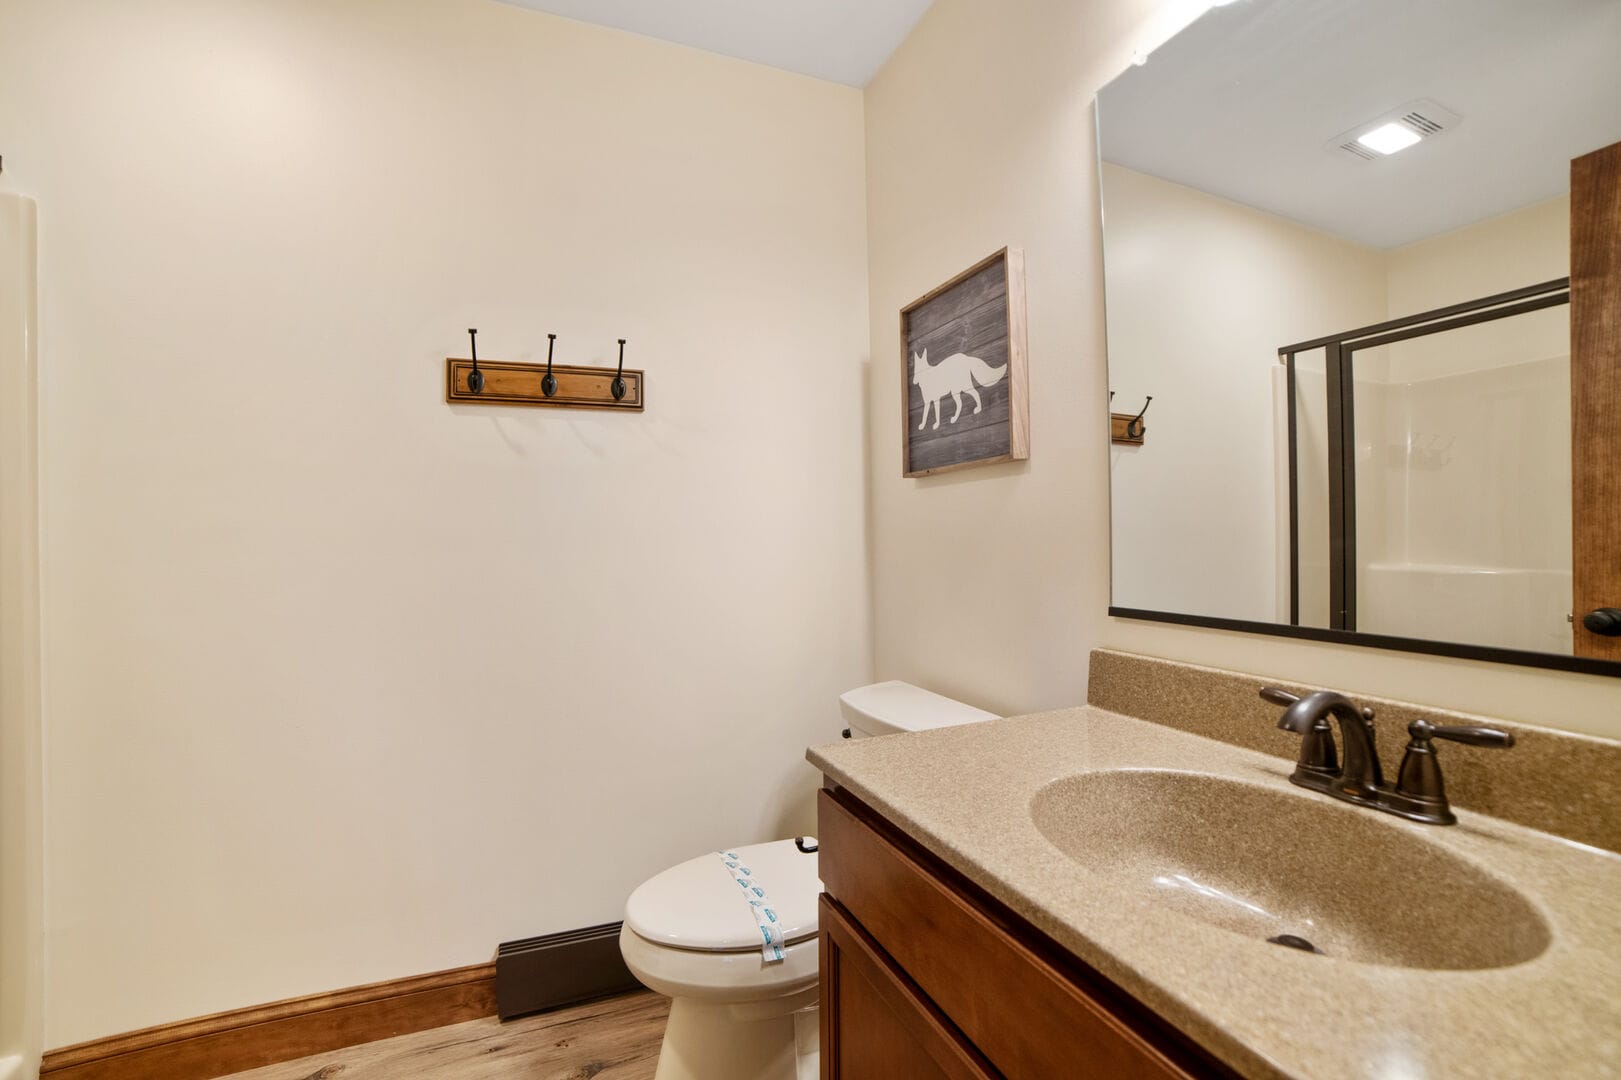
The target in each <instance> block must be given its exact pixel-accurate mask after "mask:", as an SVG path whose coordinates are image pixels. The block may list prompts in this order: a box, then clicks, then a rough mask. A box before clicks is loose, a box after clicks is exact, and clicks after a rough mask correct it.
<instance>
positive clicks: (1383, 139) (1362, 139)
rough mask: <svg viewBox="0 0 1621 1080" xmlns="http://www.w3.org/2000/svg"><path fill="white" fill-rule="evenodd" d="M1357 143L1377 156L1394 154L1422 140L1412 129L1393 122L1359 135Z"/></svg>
mask: <svg viewBox="0 0 1621 1080" xmlns="http://www.w3.org/2000/svg"><path fill="white" fill-rule="evenodd" d="M1356 141H1357V142H1359V143H1361V144H1362V145H1363V146H1366V147H1367V148H1368V149H1369V150H1372V151H1373V152H1374V153H1376V154H1394V153H1397V152H1398V151H1401V150H1405V149H1407V148H1408V147H1409V146H1414V145H1417V143H1418V142H1419V141H1420V140H1419V136H1418V134H1417V133H1416V132H1414V131H1413V129H1412V128H1410V127H1408V126H1407V125H1406V124H1398V123H1396V122H1395V121H1394V120H1392V121H1391V122H1390V123H1388V124H1381V125H1380V126H1379V127H1376V128H1374V129H1373V130H1372V131H1369V132H1367V133H1365V134H1362V135H1358V136H1357V137H1356Z"/></svg>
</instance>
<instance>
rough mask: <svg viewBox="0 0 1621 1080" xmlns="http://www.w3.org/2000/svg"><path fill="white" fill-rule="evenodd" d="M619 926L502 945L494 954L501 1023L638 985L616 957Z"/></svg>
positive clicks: (623, 961) (621, 959)
mask: <svg viewBox="0 0 1621 1080" xmlns="http://www.w3.org/2000/svg"><path fill="white" fill-rule="evenodd" d="M622 925H623V924H622V923H616V922H612V923H603V924H602V925H601V926H588V927H586V928H585V929H583V930H566V931H564V932H563V933H560V934H546V935H544V936H542V937H533V938H525V939H524V940H522V941H507V942H503V943H502V944H501V945H500V946H499V947H498V948H497V949H496V951H495V1008H496V1011H497V1012H498V1013H499V1014H500V1016H501V1019H503V1020H511V1019H512V1018H513V1017H515V1016H526V1015H528V1014H529V1013H535V1012H541V1011H543V1010H545V1009H556V1008H559V1007H561V1006H563V1005H573V1004H576V1003H577V1002H581V1001H589V1000H591V999H592V998H600V997H607V996H608V995H610V994H620V993H624V992H625V991H627V990H634V989H636V987H638V986H639V985H641V984H640V983H638V982H637V981H636V976H634V975H632V974H631V973H630V969H629V968H627V967H626V966H625V960H624V957H622V956H621V955H620V954H619V928H620V926H622Z"/></svg>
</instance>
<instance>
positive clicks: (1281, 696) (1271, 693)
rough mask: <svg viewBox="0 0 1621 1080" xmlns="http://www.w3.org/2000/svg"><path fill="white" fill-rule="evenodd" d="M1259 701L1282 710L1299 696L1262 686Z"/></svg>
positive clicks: (1368, 712)
mask: <svg viewBox="0 0 1621 1080" xmlns="http://www.w3.org/2000/svg"><path fill="white" fill-rule="evenodd" d="M1261 700H1262V701H1270V702H1271V703H1272V704H1274V705H1282V706H1283V707H1284V708H1288V707H1289V706H1290V705H1293V704H1294V703H1295V702H1297V701H1299V700H1300V695H1299V694H1291V693H1289V691H1287V690H1279V689H1278V688H1277V687H1275V686H1263V687H1261ZM1362 719H1364V720H1366V721H1367V722H1369V723H1370V724H1371V723H1372V722H1373V710H1372V709H1369V708H1366V707H1364V708H1363V709H1362ZM1482 730H1484V729H1482Z"/></svg>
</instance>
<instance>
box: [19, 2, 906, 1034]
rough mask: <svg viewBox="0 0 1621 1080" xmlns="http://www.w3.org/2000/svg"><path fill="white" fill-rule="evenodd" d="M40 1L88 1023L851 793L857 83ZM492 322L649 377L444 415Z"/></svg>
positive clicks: (652, 866)
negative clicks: (811, 749)
mask: <svg viewBox="0 0 1621 1080" xmlns="http://www.w3.org/2000/svg"><path fill="white" fill-rule="evenodd" d="M4 19H5V32H4V33H3V34H0V130H3V131H4V132H5V133H6V145H5V147H4V151H5V166H6V169H5V174H4V184H5V186H6V187H7V188H8V189H10V190H15V191H21V192H26V193H28V194H31V195H33V196H35V197H37V200H38V205H39V234H40V259H41V265H40V281H41V324H42V341H43V343H44V344H43V347H42V350H41V353H40V361H41V365H42V371H43V387H42V403H41V424H42V440H43V461H44V471H43V490H44V511H43V519H44V540H45V547H44V586H45V605H44V638H43V641H44V657H45V695H46V698H45V700H46V712H45V737H46V740H47V758H46V762H47V770H46V803H45V810H46V815H47V817H46V821H47V837H46V849H45V854H46V874H47V882H46V908H45V931H46V943H47V968H46V1000H45V1009H46V1042H47V1044H48V1045H50V1046H60V1045H63V1044H66V1043H71V1042H75V1041H77V1040H82V1039H88V1038H93V1037H97V1036H101V1035H105V1034H108V1033H113V1032H119V1031H125V1030H128V1029H131V1028H137V1027H140V1026H142V1025H146V1024H151V1023H158V1022H163V1021H170V1020H175V1019H179V1018H183V1017H191V1016H196V1015H200V1014H204V1013H209V1012H213V1011H215V1010H219V1009H226V1008H231V1007H234V1006H242V1005H248V1004H253V1003H259V1002H264V1001H269V1000H272V999H276V998H281V997H285V996H289V995H295V994H303V993H310V992H315V991H321V990H327V989H332V988H337V987H342V986H348V985H353V984H357V983H362V982H366V981H370V980H375V979H385V978H391V977H396V976H402V975H410V974H417V973H421V972H427V971H433V970H436V969H440V968H446V967H451V966H455V965H460V964H468V963H478V962H482V961H484V960H487V959H488V958H489V957H490V956H491V955H492V951H493V949H494V946H495V945H496V943H497V942H499V941H501V940H506V939H511V938H515V937H520V936H525V935H530V934H536V933H543V932H547V931H552V930H561V929H566V928H572V927H578V926H583V925H588V924H591V923H596V922H601V921H605V920H609V919H613V918H616V917H617V916H618V914H619V911H620V909H621V904H622V903H623V900H624V897H625V896H626V895H627V894H628V893H629V891H630V890H631V888H632V887H634V886H635V885H636V884H637V883H638V882H639V881H641V880H642V879H643V878H645V877H646V876H647V875H649V874H650V873H652V872H654V871H656V870H659V869H661V868H663V867H664V866H667V865H669V864H670V863H672V862H674V861H676V860H679V859H683V858H687V857H690V856H692V855H694V854H698V853H701V852H703V851H705V850H709V849H712V848H714V847H715V846H717V845H720V844H726V843H743V842H748V841H754V840H761V839H765V838H770V837H777V836H782V835H787V834H789V833H792V832H794V831H796V830H800V829H809V828H810V822H811V820H812V819H811V816H810V808H811V798H810V797H811V794H812V792H813V786H814V784H815V781H816V776H815V773H814V771H813V770H811V769H810V767H809V766H808V765H806V764H805V763H804V761H803V757H802V755H803V749H804V747H805V745H806V744H807V743H811V742H816V741H822V740H824V739H827V738H831V737H835V733H836V732H837V730H838V727H839V720H838V716H837V711H836V703H835V695H836V694H837V693H839V692H840V691H842V690H844V689H846V688H848V687H849V686H852V685H856V684H859V683H862V682H865V681H867V680H868V679H869V676H870V666H871V647H870V633H869V626H868V616H867V603H866V595H867V581H866V577H867V571H866V552H865V526H864V519H865V509H864V500H865V491H864V489H865V482H866V476H865V473H864V471H863V470H864V464H863V463H864V448H863V438H864V427H863V419H862V411H863V407H862V402H863V394H864V375H863V362H864V360H865V357H866V340H865V338H866V325H867V316H866V280H865V264H864V250H865V243H866V235H865V227H866V226H865V216H864V199H863V175H864V172H863V143H862V101H861V95H860V92H859V91H855V90H851V89H848V88H844V87H839V86H835V85H832V84H828V83H823V82H817V81H814V80H811V79H807V78H803V77H799V76H793V75H788V74H784V73H781V72H776V71H772V70H768V69H765V68H761V67H756V66H752V65H748V64H744V63H741V62H737V61H731V60H726V59H722V58H719V57H716V56H713V55H709V54H705V53H700V52H696V51H692V50H688V49H683V48H679V47H675V46H669V45H663V44H659V43H655V42H652V41H649V40H646V39H643V38H638V37H634V36H631V35H627V34H622V33H617V32H612V31H607V30H601V29H596V28H592V27H588V26H585V25H582V24H578V23H573V22H568V21H564V20H561V19H556V18H552V17H549V16H542V15H538V14H535V13H533V12H529V11H524V10H520V9H518V8H514V7H510V6H507V5H504V4H497V3H493V2H486V0H343V2H332V0H274V2H272V0H257V2H251V0H250V2H243V3H235V4H219V3H212V2H209V0H152V2H148V3H142V4H123V3H117V2H112V0H102V2H94V0H73V2H67V3H63V2H60V0H7V3H6V4H5V15H4ZM468 326H478V327H480V328H481V330H482V333H481V334H480V340H479V344H480V346H481V353H482V354H483V355H484V356H485V357H486V358H504V359H516V360H535V359H540V358H543V357H544V349H545V344H546V339H545V334H546V332H547V331H555V332H557V333H558V334H559V341H558V358H559V359H561V360H566V361H572V362H585V363H611V362H612V358H613V350H614V345H613V340H614V338H616V337H621V336H623V337H626V338H628V339H629V341H630V345H629V349H628V352H627V363H629V364H630V365H632V366H637V367H645V368H646V369H647V372H648V401H649V406H648V411H647V412H646V413H645V415H640V416H632V415H623V414H600V413H563V412H552V411H541V410H504V409H487V408H454V409H453V408H449V407H447V406H446V405H445V403H444V402H443V400H442V388H441V380H442V377H443V376H442V371H443V367H442V365H443V358H444V357H445V356H446V355H457V356H461V355H465V350H466V342H467V339H466V335H465V333H464V328H465V327H468ZM886 355H887V354H886Z"/></svg>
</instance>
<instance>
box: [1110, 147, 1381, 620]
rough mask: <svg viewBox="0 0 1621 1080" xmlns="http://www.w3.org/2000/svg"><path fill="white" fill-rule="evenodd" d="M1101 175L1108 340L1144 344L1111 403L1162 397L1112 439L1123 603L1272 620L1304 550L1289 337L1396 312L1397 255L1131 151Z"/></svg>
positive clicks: (1119, 345)
mask: <svg viewBox="0 0 1621 1080" xmlns="http://www.w3.org/2000/svg"><path fill="white" fill-rule="evenodd" d="M1102 186H1103V199H1104V205H1105V206H1106V207H1107V209H1108V213H1107V214H1106V215H1105V218H1104V229H1105V231H1106V233H1107V235H1108V250H1109V288H1108V305H1107V308H1108V318H1107V323H1108V331H1109V346H1108V347H1109V353H1110V355H1112V356H1117V357H1129V358H1130V362H1129V363H1119V364H1116V365H1115V368H1114V370H1113V371H1112V372H1111V373H1110V374H1111V378H1110V382H1109V389H1111V390H1113V391H1115V394H1116V396H1115V399H1114V403H1113V405H1112V408H1113V410H1114V411H1116V412H1118V411H1121V410H1125V409H1135V408H1137V407H1138V405H1139V404H1140V403H1141V402H1142V401H1143V399H1144V397H1145V396H1146V395H1149V394H1152V395H1153V397H1154V402H1153V405H1152V406H1151V409H1150V413H1149V416H1148V419H1150V420H1152V422H1153V429H1154V433H1153V436H1152V437H1151V438H1147V439H1145V440H1144V442H1143V445H1142V446H1111V447H1110V453H1109V458H1110V462H1109V480H1110V490H1111V491H1112V492H1113V498H1114V513H1113V517H1112V521H1113V528H1112V545H1111V550H1112V551H1114V552H1117V553H1118V554H1117V556H1116V557H1115V558H1114V559H1113V566H1114V571H1113V584H1114V591H1113V595H1114V597H1115V603H1116V604H1118V605H1119V606H1121V607H1130V608H1141V609H1145V610H1149V611H1182V612H1190V613H1193V614H1198V615H1216V616H1223V617H1226V618H1230V619H1255V620H1258V621H1261V622H1272V621H1273V620H1274V619H1275V618H1276V617H1277V613H1278V591H1279V590H1278V585H1279V580H1278V573H1277V567H1278V564H1279V560H1280V557H1281V559H1282V561H1283V562H1284V563H1287V562H1288V558H1289V555H1288V549H1287V546H1286V544H1287V539H1288V535H1287V533H1285V534H1284V536H1283V537H1282V539H1283V540H1284V542H1285V546H1284V547H1283V548H1282V549H1281V554H1280V547H1279V545H1278V542H1277V541H1278V539H1279V537H1278V529H1277V521H1278V517H1279V512H1278V510H1279V506H1280V500H1282V505H1283V506H1285V507H1286V506H1287V486H1285V488H1284V491H1283V492H1280V491H1278V490H1277V484H1276V469H1275V465H1276V462H1277V458H1278V449H1277V445H1276V444H1275V441H1274V438H1273V434H1274V432H1273V428H1274V424H1273V419H1274V412H1275V405H1274V401H1273V380H1274V375H1275V371H1276V369H1277V367H1278V347H1279V346H1281V345H1287V344H1289V343H1290V342H1295V341H1304V340H1307V339H1309V338H1315V337H1320V336H1322V334H1324V333H1325V332H1331V331H1330V330H1328V329H1326V328H1341V327H1343V328H1349V327H1353V326H1366V325H1368V324H1370V323H1376V322H1380V321H1382V320H1383V319H1384V318H1385V295H1386V288H1385V260H1384V256H1383V255H1382V254H1381V253H1380V252H1377V251H1374V250H1371V249H1369V248H1365V247H1362V246H1360V245H1357V244H1353V243H1350V242H1348V241H1345V240H1341V239H1339V238H1338V237H1334V236H1330V235H1328V234H1326V233H1321V232H1317V231H1315V230H1312V229H1308V228H1306V227H1304V226H1301V225H1297V224H1295V223H1293V222H1290V221H1286V220H1284V219H1283V218H1280V217H1277V216H1276V215H1273V214H1267V213H1264V212H1262V211H1260V210H1256V209H1253V208H1251V207H1248V206H1242V205H1240V204H1238V203H1234V202H1229V201H1228V200H1226V199H1220V198H1217V197H1216V196H1214V195H1209V194H1206V193H1205V192H1202V191H1197V190H1195V189H1193V188H1190V187H1185V186H1183V185H1181V184H1173V183H1170V182H1169V181H1166V180H1162V179H1160V178H1158V177H1155V176H1149V175H1147V174H1145V173H1140V172H1137V171H1135V170H1132V169H1127V168H1124V167H1122V166H1119V165H1111V164H1107V163H1105V164H1104V165H1103V172H1102ZM1285 476H1287V474H1285ZM1191 537H1198V538H1199V541H1200V543H1201V558H1200V559H1199V560H1197V561H1190V560H1188V559H1186V557H1185V556H1186V553H1187V551H1188V545H1189V539H1190V538H1191ZM1213 568H1220V572H1216V573H1213V572H1212V569H1213ZM1283 602H1284V610H1285V611H1287V604H1288V597H1287V593H1285V595H1284V598H1283Z"/></svg>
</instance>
